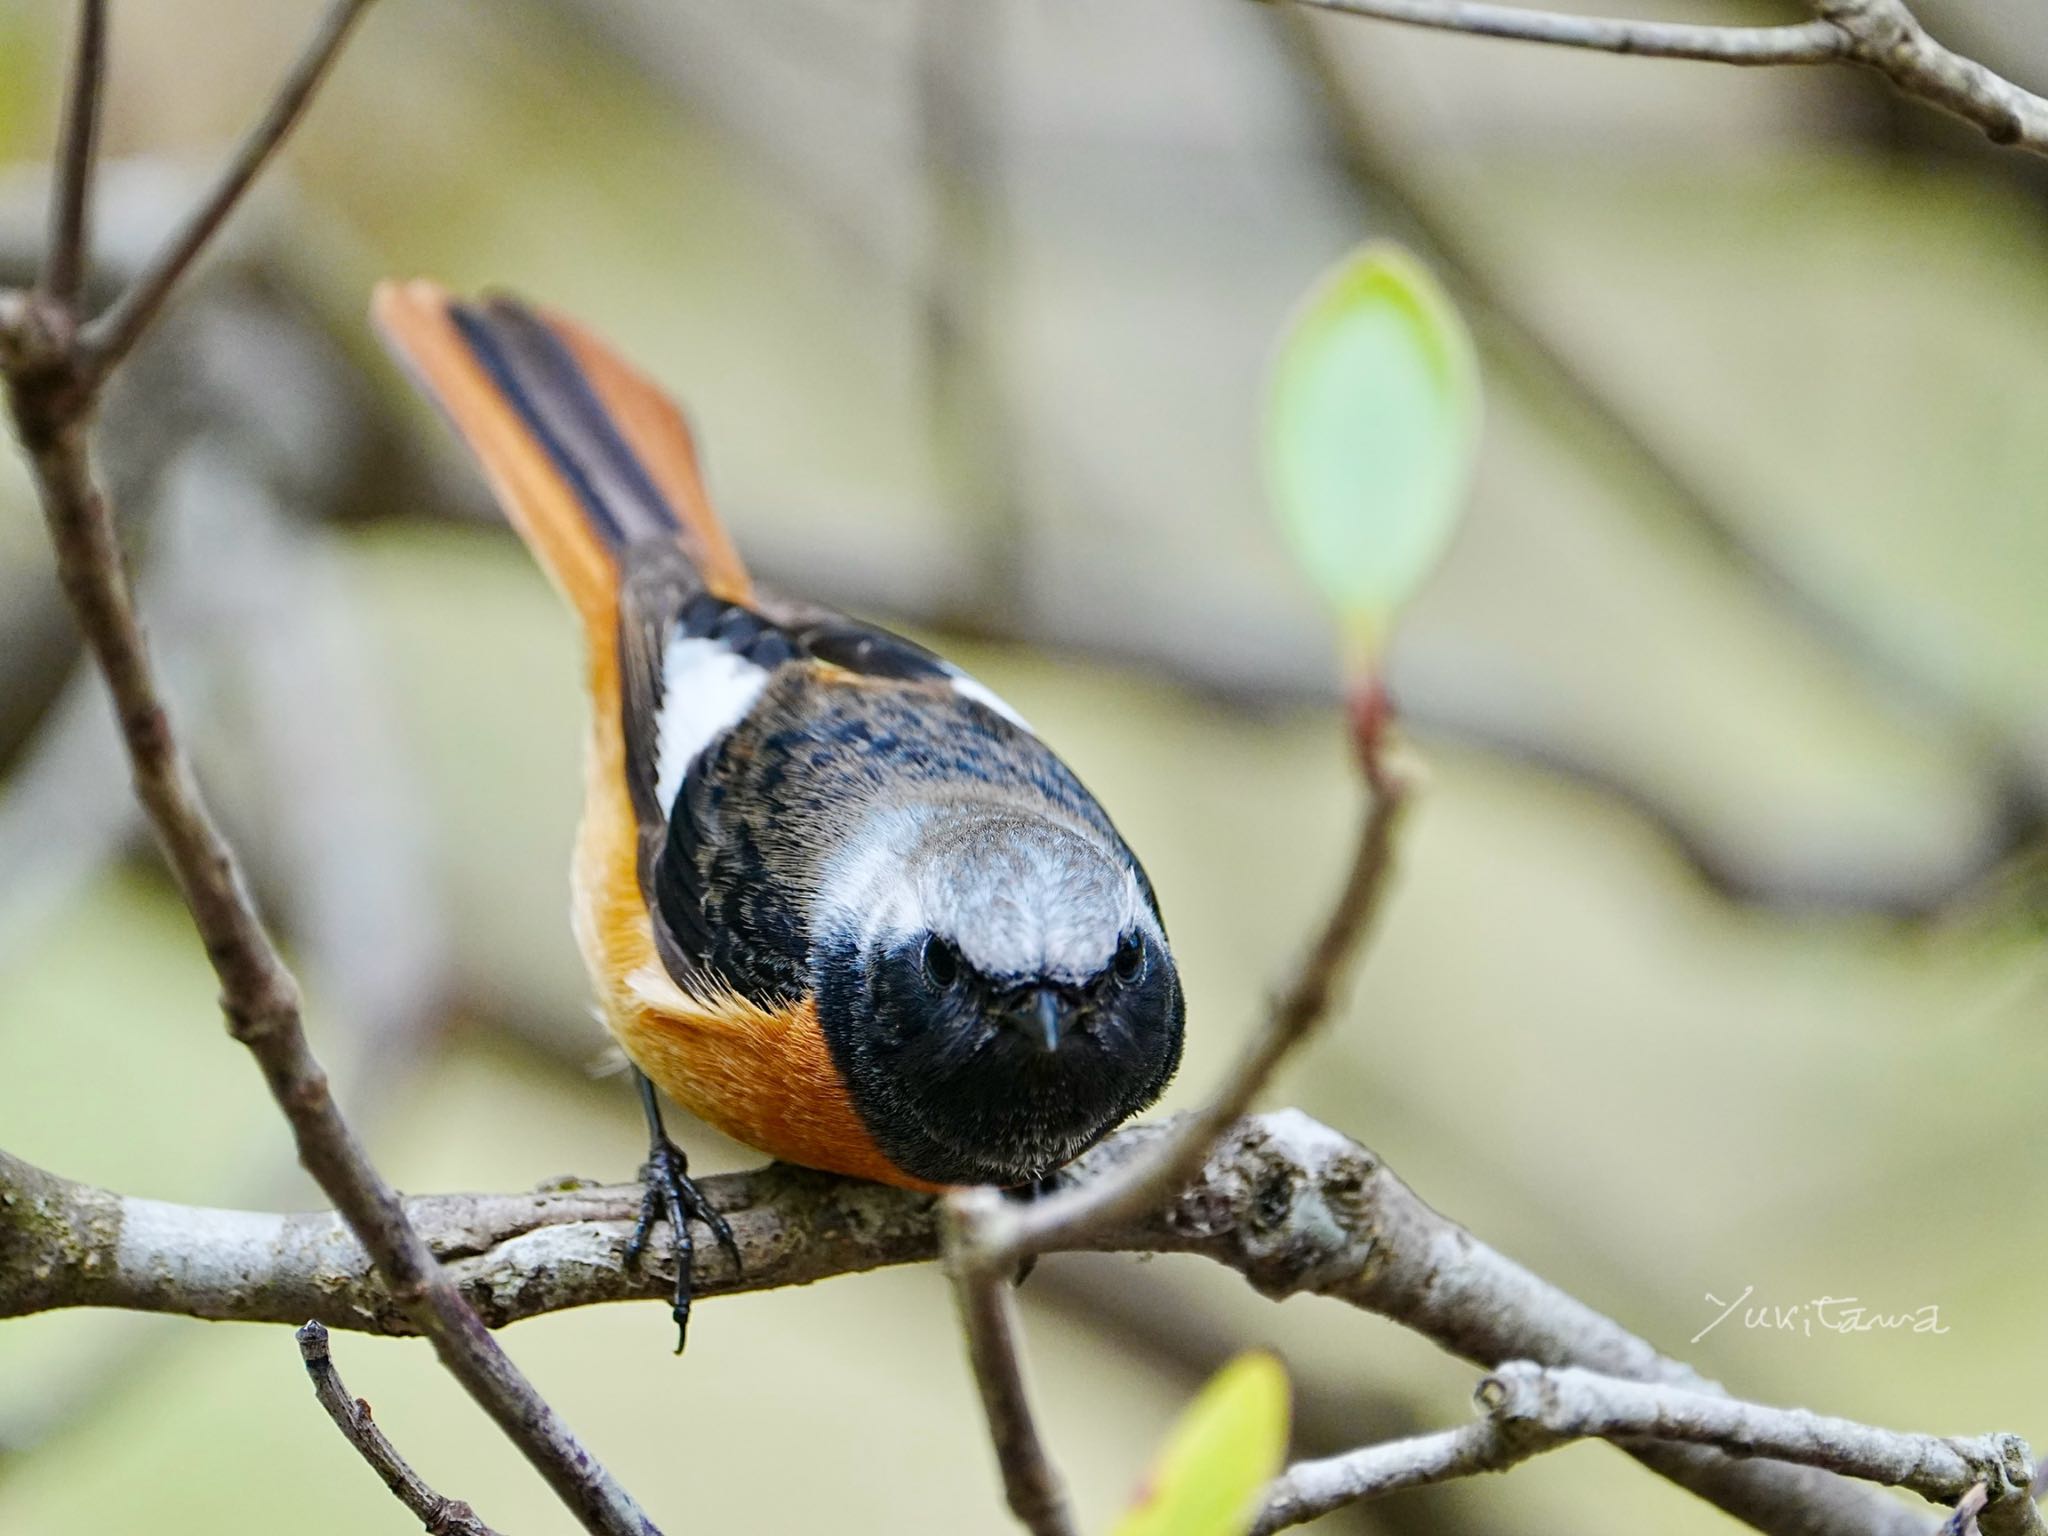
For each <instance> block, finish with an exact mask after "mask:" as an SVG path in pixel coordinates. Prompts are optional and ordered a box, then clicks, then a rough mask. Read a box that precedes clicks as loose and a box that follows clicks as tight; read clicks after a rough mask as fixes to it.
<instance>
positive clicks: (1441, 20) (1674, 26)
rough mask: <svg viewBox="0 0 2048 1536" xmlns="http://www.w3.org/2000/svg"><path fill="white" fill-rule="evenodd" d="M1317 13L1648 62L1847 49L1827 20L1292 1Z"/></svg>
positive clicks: (1431, 1)
mask: <svg viewBox="0 0 2048 1536" xmlns="http://www.w3.org/2000/svg"><path fill="white" fill-rule="evenodd" d="M1295 3H1296V4H1299V5H1303V6H1307V7H1309V8H1311V9H1314V10H1320V11H1341V12H1343V13H1344V14H1345V15H1348V16H1368V17H1371V18H1373V19H1374V20H1377V21H1393V22H1399V23H1401V24H1402V25H1404V26H1411V27H1428V28H1432V29H1434V30H1437V31H1443V32H1468V33H1470V34H1472V35H1473V36H1474V37H1498V38H1506V39H1509V40H1510V41H1514V42H1524V43H1547V44H1549V45H1550V46H1552V47H1554V48H1589V49H1593V50H1595V51H1596V52H1600V53H1635V54H1641V55H1643V56H1644V57H1646V58H1653V59H1697V60H1700V61H1703V62H1705V63H1710V64H1832V63H1835V62H1837V61H1839V60H1841V59H1842V58H1844V57H1845V56H1846V55H1847V54H1848V52H1849V45H1848V41H1847V39H1846V38H1844V37H1843V35H1842V33H1841V31H1840V30H1839V29H1838V28H1836V27H1834V26H1832V25H1830V24H1829V23H1828V22H1826V21H1809V22H1802V23H1801V24H1799V25H1797V26H1788V27H1716V26H1694V25H1687V24H1685V23H1682V22H1667V21H1622V20H1617V19H1610V18H1608V17H1605V16H1571V15H1566V14H1564V13H1563V12H1560V11H1536V10H1531V9H1529V8H1528V7H1527V6H1521V5H1492V4H1488V3H1487V0H1295Z"/></svg>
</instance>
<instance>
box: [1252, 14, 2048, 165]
mask: <svg viewBox="0 0 2048 1536" xmlns="http://www.w3.org/2000/svg"><path fill="white" fill-rule="evenodd" d="M1291 3H1293V4H1296V5H1301V6H1305V7H1308V8H1310V9H1313V10H1320V11H1335V12H1339V13H1341V14H1343V15H1347V16H1365V17H1370V18H1372V19H1374V20H1377V21H1392V22H1398V23H1400V24H1402V25H1405V26H1411V27H1427V28H1431V29H1434V30H1436V31H1441V32H1463V33H1467V34H1469V35H1471V36H1475V37H1497V38H1507V39H1511V40H1513V41H1518V42H1527V43H1544V44H1547V45H1549V46H1552V47H1558V48H1587V49H1593V50H1595V51H1598V52H1601V53H1623V54H1640V55H1644V56H1647V57H1652V58H1664V59H1697V60H1702V61H1705V62H1707V63H1714V64H1741V65H1773V64H1839V63H1853V64H1862V65H1866V66H1868V67H1869V68H1871V69H1873V70H1875V71H1877V73H1879V74H1881V75H1883V76H1884V77H1885V78H1886V79H1887V80H1889V81H1891V83H1892V84H1893V85H1894V86H1896V87H1897V88H1898V89H1899V90H1900V91H1902V92H1904V93H1905V94H1906V95H1908V96H1912V97H1916V98H1917V99H1919V100H1921V101H1924V102H1927V103H1928V104H1930V105H1931V106H1936V107H1939V108H1941V109H1942V110H1943V111H1945V112H1949V113H1952V114H1953V115H1954V116H1956V117H1959V118H1961V119H1963V120H1964V121H1965V122H1968V123H1972V124H1974V125H1975V126H1977V127H1978V128H1981V129H1982V130H1983V131H1984V134H1985V136H1986V137H1988V138H1989V139H1991V141H1992V142H1993V143H1996V144H2009V145H2012V146H2014V147H2015V148H2019V149H2024V150H2027V151H2029V152H2031V153H2033V154H2037V155H2048V97H2043V96H2039V95H2036V94H2035V93H2034V92H2032V91H2029V90H2025V89H2023V88H2022V87H2020V86H2018V85H2015V84H2014V83H2013V82H2012V81H2010V80H2007V79H2006V78H2005V77H2004V76H2002V75H2000V74H1998V73H1996V72H1995V71H1993V70H1991V69H1989V68H1987V67H1985V66H1984V65H1982V64H1980V63H1978V62H1977V61H1976V60H1975V59H1970V58H1965V57H1964V56H1963V55H1961V54H1959V53H1957V52H1955V51H1954V50H1953V49H1950V48H1947V47H1944V46H1943V45H1942V44H1940V43H1938V42H1936V41H1935V40H1934V39H1933V38H1932V37H1930V36H1929V35H1928V34H1927V30H1926V28H1924V27H1922V26H1921V25H1920V22H1919V20H1918V18H1916V17H1915V16H1914V15H1913V13H1912V11H1911V10H1910V9H1909V8H1908V7H1907V6H1906V4H1905V3H1904V0H1812V5H1813V9H1814V11H1815V12H1816V13H1817V15H1818V19H1817V20H1815V21H1809V22H1802V23H1799V24H1798V25H1795V26H1783V27H1716V26H1694V25H1687V24H1683V23H1673V22H1660V21H1632V20H1619V19H1610V18H1606V17H1593V16H1573V15H1567V14H1565V13H1563V12H1559V11H1542V10H1532V9H1529V8H1527V7H1524V6H1519V5H1493V4H1489V3H1487V0H1291Z"/></svg>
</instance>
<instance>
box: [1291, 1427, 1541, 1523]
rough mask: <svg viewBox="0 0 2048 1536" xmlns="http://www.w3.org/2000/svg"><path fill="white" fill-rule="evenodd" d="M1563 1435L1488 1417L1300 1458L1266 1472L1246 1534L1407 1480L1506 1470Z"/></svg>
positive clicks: (1400, 1487) (1315, 1515)
mask: <svg viewBox="0 0 2048 1536" xmlns="http://www.w3.org/2000/svg"><path fill="white" fill-rule="evenodd" d="M1560 1443H1562V1442H1559V1441H1554V1440H1550V1439H1546V1438H1545V1437H1543V1436H1541V1435H1525V1436H1522V1437H1520V1438H1516V1437H1515V1436H1512V1435H1510V1434H1508V1433H1506V1432H1505V1431H1504V1430H1503V1428H1502V1426H1501V1425H1500V1424H1499V1423H1497V1422H1496V1421H1495V1420H1493V1419H1481V1420H1480V1421H1479V1422H1478V1423H1476V1424H1465V1425H1461V1426H1459V1427H1458V1428H1457V1429H1440V1430H1438V1431H1436V1433H1434V1434H1429V1435H1411V1436H1410V1437H1408V1438H1407V1439H1405V1440H1389V1441H1387V1442H1386V1443H1385V1444H1384V1445H1369V1446H1366V1447H1365V1448H1364V1449H1363V1450H1357V1451H1347V1452H1345V1453H1344V1454H1343V1455H1342V1456H1329V1457H1325V1458H1323V1459H1322V1460H1320V1461H1300V1462H1296V1463H1295V1464H1294V1465H1293V1466H1291V1467H1289V1468H1288V1469H1287V1470H1286V1471H1285V1472H1283V1473H1281V1474H1280V1476H1279V1477H1277V1478H1275V1479H1274V1480H1273V1485H1272V1486H1271V1487H1270V1488H1268V1489H1267V1490H1266V1502H1265V1505H1264V1507H1263V1508H1261V1509H1260V1511H1259V1518H1258V1520H1257V1521H1256V1522H1255V1523H1254V1524H1253V1526H1252V1536H1272V1533H1273V1532H1274V1531H1284V1530H1286V1529H1287V1528H1288V1527H1289V1526H1295V1525H1306V1524H1307V1523H1308V1522H1309V1521H1311V1520H1316V1519H1320V1518H1321V1517H1322V1516H1324V1515H1327V1514H1329V1513H1330V1512H1331V1511H1332V1510H1337V1509H1342V1508H1344V1507H1345V1506H1346V1505H1347V1504H1363V1503H1366V1502H1368V1501H1370V1500H1372V1499H1380V1498H1385V1497H1386V1496H1387V1495H1388V1494H1390V1493H1401V1492H1404V1491H1406V1490H1407V1489H1410V1488H1427V1487H1429V1486H1430V1485H1431V1484H1432V1483H1448V1482H1451V1481H1452V1480H1454V1479H1456V1478H1460V1477H1477V1476H1478V1475H1479V1474H1481V1473H1483V1472H1505V1471H1506V1470H1507V1469H1508V1468H1509V1467H1511V1466H1513V1465H1514V1464H1515V1463H1516V1462H1518V1461H1526V1460H1527V1459H1528V1458H1529V1457H1531V1456H1534V1455H1536V1454H1537V1453H1538V1452H1539V1451H1547V1450H1549V1449H1550V1448H1551V1447H1552V1446H1553V1445H1556V1444H1560Z"/></svg>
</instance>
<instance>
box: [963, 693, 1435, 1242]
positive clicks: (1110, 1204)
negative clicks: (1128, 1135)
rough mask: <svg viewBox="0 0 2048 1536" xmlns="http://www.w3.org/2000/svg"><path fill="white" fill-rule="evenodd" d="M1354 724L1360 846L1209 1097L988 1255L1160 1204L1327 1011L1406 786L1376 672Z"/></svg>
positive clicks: (1359, 933)
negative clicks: (1145, 1149)
mask: <svg viewBox="0 0 2048 1536" xmlns="http://www.w3.org/2000/svg"><path fill="white" fill-rule="evenodd" d="M1352 723H1353V739H1354V744H1355V745H1356V747H1357V749H1358V755H1359V763H1360V767H1361V771H1362V773H1363V777H1364V781H1365V790H1366V808H1365V813H1364V817H1363V820H1362V822H1361V825H1360V829H1359V835H1358V844H1357V848H1356V850H1355V852H1354V853H1353V855H1352V859H1351V867H1350V870H1349V871H1348V873H1347V874H1346V876H1345V879H1344V884H1343V886H1342V887H1341V888H1340V889H1339V891H1338V893H1337V899H1336V902H1335V903H1334V904H1333V905H1332V907H1331V909H1330V914H1329V916H1328V917H1327V918H1325V919H1324V922H1323V928H1322V932H1321V933H1320V935H1319V936H1318V937H1317V939H1316V942H1315V945H1314V947H1313V948H1311V949H1310V951H1309V953H1308V956H1307V958H1306V959H1304V960H1303V962H1302V964H1301V966H1300V968H1299V969H1298V970H1297V971H1296V972H1295V974H1294V976H1293V978H1292V980H1291V981H1290V982H1289V983H1288V985H1287V988H1286V990H1285V991H1284V992H1283V993H1282V994H1281V996H1280V998H1279V1000H1278V1002H1276V1003H1275V1004H1274V1006H1273V1008H1272V1011H1271V1012H1270V1013H1269V1014H1268V1016H1267V1019H1266V1022H1265V1024H1264V1026H1263V1027H1262V1028H1261V1029H1260V1030H1259V1031H1258V1033H1257V1034H1256V1035H1254V1036H1253V1037H1252V1040H1251V1042H1250V1044H1249V1045H1247V1046H1246V1048H1245V1050H1244V1053H1243V1054H1242V1055H1241V1056H1240V1057H1239V1058H1238V1060H1237V1062H1236V1064H1235V1065H1234V1066H1233V1067H1232V1068H1231V1070H1230V1071H1229V1073H1228V1074H1226V1076H1225V1077H1224V1080H1223V1082H1222V1084H1221V1085H1220V1086H1219V1087H1218V1088H1217V1090H1216V1092H1215V1094H1214V1095H1213V1096H1212V1097H1211V1098H1210V1100H1209V1102H1208V1103H1206V1104H1204V1105H1203V1106H1202V1107H1201V1108H1200V1109H1197V1110H1196V1111H1195V1112H1194V1113H1193V1114H1191V1115H1185V1116H1183V1117H1181V1118H1180V1119H1178V1120H1176V1121H1175V1122H1174V1124H1173V1128H1172V1130H1171V1131H1169V1132H1168V1133H1167V1134H1166V1135H1164V1136H1162V1137H1160V1138H1159V1141H1158V1142H1157V1144H1156V1145H1155V1146H1153V1147H1152V1148H1151V1149H1150V1151H1149V1153H1148V1155H1147V1156H1145V1157H1144V1158H1141V1159H1137V1160H1135V1161H1133V1162H1132V1163H1131V1164H1129V1165H1127V1166H1126V1167H1125V1168H1124V1169H1123V1170H1122V1172H1121V1173H1120V1174H1119V1175H1118V1176H1117V1177H1114V1178H1107V1179H1096V1180H1093V1181H1091V1182H1089V1183H1087V1184H1082V1185H1075V1186H1070V1187H1068V1188H1065V1189H1062V1190H1060V1191H1059V1192H1058V1193H1056V1194H1053V1195H1051V1196H1048V1197H1046V1198H1044V1199H1041V1200H1038V1201H1035V1202H1033V1203H1032V1204H1030V1205H1028V1206H1020V1207H1014V1208H1011V1209H1009V1210H1007V1211H1006V1212H1005V1215H1006V1217H1007V1219H1006V1220H1003V1221H1000V1222H998V1221H990V1222H988V1223H986V1224H985V1227H984V1229H983V1231H984V1237H985V1240H986V1241H987V1242H988V1243H989V1244H990V1245H991V1247H990V1251H989V1255H988V1258H989V1262H990V1263H991V1264H993V1265H996V1266H997V1267H1003V1268H1014V1267H1015V1266H1016V1265H1017V1264H1018V1263H1020V1262H1022V1261H1024V1260H1025V1259H1027V1258H1029V1257H1030V1256H1031V1255H1033V1254H1036V1253H1042V1252H1045V1251H1046V1250H1048V1249H1050V1248H1053V1247H1080V1246H1085V1245H1086V1243H1087V1241H1088V1238H1089V1237H1090V1236H1091V1235H1092V1234H1094V1233H1097V1232H1101V1231H1104V1230H1107V1229H1108V1228H1110V1227H1113V1226H1116V1225H1118V1224H1119V1223H1123V1222H1128V1221H1130V1220H1132V1219H1133V1218H1135V1217H1138V1216H1141V1215H1143V1214H1144V1213H1146V1212H1148V1211H1153V1210H1157V1209H1158V1208H1159V1207H1160V1206H1161V1205H1163V1204H1165V1203H1166V1201H1167V1200H1169V1199H1170V1198H1171V1197H1172V1196H1173V1195H1174V1194H1176V1193H1177V1192H1179V1191H1180V1190H1181V1189H1183V1188H1185V1187H1186V1186H1187V1184H1188V1183H1189V1181H1190V1180H1192V1179H1193V1178H1194V1177H1195V1176H1196V1174H1198V1173H1199V1172H1200V1171H1201V1168H1202V1164H1203V1162H1204V1161H1205V1160H1206V1159H1207V1157H1208V1155H1209V1150H1210V1148H1211V1147H1212V1146H1214V1145H1215V1143H1216V1140H1217V1138H1218V1137H1220V1136H1222V1135H1223V1134H1224V1132H1226V1131H1227V1130H1228V1129H1229V1128H1230V1127H1231V1126H1232V1125H1234V1124H1235V1123H1236V1122H1237V1121H1238V1120H1240V1119H1242V1118H1243V1116H1244V1114H1245V1112H1246V1111H1247V1110H1248V1109H1250V1108H1251V1105H1252V1102H1253V1100H1254V1099H1256V1098H1257V1097H1258V1095H1259V1092H1260V1090H1261V1089H1263V1088H1264V1087H1265V1085H1266V1084H1267V1082H1268V1081H1270V1080H1271V1078H1272V1076H1273V1073H1274V1072H1275V1070H1277V1069H1278V1067H1279V1066H1280V1063H1281V1062H1282V1061H1284V1060H1286V1058H1287V1056H1288V1054H1289V1053H1290V1052H1292V1051H1293V1050H1294V1049H1295V1048H1296V1047H1297V1046H1299V1045H1300V1044H1301V1042H1302V1041H1303V1040H1305V1039H1307V1038H1308V1036H1309V1035H1310V1034H1311V1033H1313V1032H1314V1030H1315V1028H1316V1026H1317V1025H1319V1024H1320V1023H1321V1022H1322V1021H1323V1019H1324V1018H1325V1017H1326V1016H1327V1015H1328V1014H1329V1011H1330V1007H1331V1004H1332V1003H1333V1002H1334V1001H1335V999H1336V996H1337V991H1338V989H1339V987H1340V986H1341V985H1342V984H1343V981H1344V978H1345V976H1346V974H1347V973H1348V971H1349V969H1350V964H1351V961H1352V958H1353V957H1354V956H1355V955H1356V954H1357V952H1358V950H1359V947H1360V945H1362V944H1363V943H1364V941H1365V938H1366V936H1367V935H1368V934H1369V933H1370V932H1371V930H1372V924H1373V919H1374V918H1375V917H1376V916H1377V915H1378V913H1379V909H1380V902H1381V898H1382V897H1383V896H1384V895H1385V893H1386V888H1387V883H1388V878H1389V876H1390V875H1391V874H1392V873H1393V863H1394V838H1395V834H1396V832H1397V831H1398V829H1399V826H1400V822H1401V814H1402V812H1403V810H1404V809H1405V808H1406V806H1407V803H1408V795H1409V791H1410V788H1411V774H1412V770H1411V769H1410V768H1409V767H1407V766H1406V765H1404V764H1402V763H1400V762H1398V761H1397V760H1396V751H1397V748H1396V747H1395V746H1394V743H1393V739H1392V738H1393V729H1392V721H1391V712H1390V709H1389V706H1388V702H1387V699H1386V695H1385V693H1384V692H1383V691H1382V689H1381V686H1380V684H1379V682H1378V680H1377V679H1368V680H1367V681H1365V682H1363V683H1362V684H1360V685H1359V688H1358V692H1357V694H1356V695H1355V697H1354V699H1353V701H1352Z"/></svg>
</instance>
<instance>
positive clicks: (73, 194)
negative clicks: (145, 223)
mask: <svg viewBox="0 0 2048 1536" xmlns="http://www.w3.org/2000/svg"><path fill="white" fill-rule="evenodd" d="M106 78H107V7H106V3H105V0H80V4H79V7H78V42H77V48H76V51H75V52H74V53H73V55H72V62H71V81H70V84H69V86H68V87H67V88H66V91H65V95H64V128H63V132H62V135H61V137H60V139H59V142H58V145H57V168H56V172H55V174H54V175H53V176H52V177H51V180H50V243H49V252H48V254H47V255H46V256H45V258H44V260H43V273H42V278H41V280H40V281H39V283H38V284H37V287H38V288H39V289H40V291H41V292H42V294H43V295H44V296H45V297H46V298H48V299H49V300H50V301H51V302H53V303H55V304H57V305H58V306H59V307H61V308H62V309H63V310H64V311H65V313H66V314H70V313H71V312H72V311H73V310H74V309H75V307H76V305H77V303H78V291H79V289H80V288H81V287H82V286H83V285H84V283H85V266H86V249H87V245H88V243H89V241H90V238H91V220H92V172H93V163H94V158H95V155H96V154H97V151H98V149H99V136H100V91H101V87H102V86H103V85H104V84H105V82H106Z"/></svg>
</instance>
